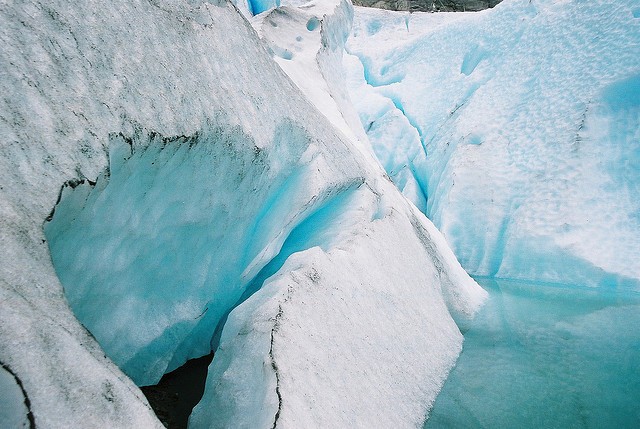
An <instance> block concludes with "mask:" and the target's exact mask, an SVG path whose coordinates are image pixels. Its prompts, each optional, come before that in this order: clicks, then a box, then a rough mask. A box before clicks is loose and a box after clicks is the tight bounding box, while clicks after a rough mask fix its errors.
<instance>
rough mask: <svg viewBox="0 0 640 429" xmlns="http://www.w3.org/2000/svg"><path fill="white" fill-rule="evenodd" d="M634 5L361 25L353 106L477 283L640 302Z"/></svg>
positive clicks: (553, 5)
mask: <svg viewBox="0 0 640 429" xmlns="http://www.w3.org/2000/svg"><path fill="white" fill-rule="evenodd" d="M637 11H638V3H637V1H622V2H621V1H593V2H579V1H557V0H536V1H528V0H511V1H504V2H502V3H500V4H499V5H497V6H496V7H495V8H494V9H492V10H487V11H482V12H478V13H460V14H417V13H416V14H411V15H409V14H406V13H404V14H402V13H394V12H388V11H373V10H367V9H364V8H362V9H357V13H356V14H355V17H356V18H355V22H354V29H353V35H352V37H351V38H350V39H349V41H348V42H347V51H348V52H349V54H350V55H348V56H346V57H345V61H344V64H345V67H346V69H347V70H349V75H350V78H349V80H350V82H351V84H349V85H348V87H349V90H350V91H351V98H352V99H353V100H357V101H356V103H355V107H356V109H357V110H358V113H359V115H360V119H361V122H362V124H363V126H364V128H365V129H366V130H367V134H368V137H369V140H370V141H371V144H372V146H373V149H374V151H375V152H376V154H377V156H378V158H379V159H380V161H381V163H382V164H383V166H384V167H385V169H386V170H387V172H388V174H389V175H390V176H391V177H392V178H393V179H394V181H395V182H396V183H397V184H398V186H399V188H400V189H401V190H402V192H403V193H404V194H405V195H406V196H407V197H409V198H410V199H411V200H412V201H413V202H414V203H415V204H416V205H417V206H418V207H420V208H421V209H422V210H423V211H424V212H425V213H426V214H427V215H428V217H429V218H430V219H431V220H432V221H433V222H434V223H435V224H436V226H437V227H438V228H439V229H440V230H441V231H442V233H443V234H444V235H445V237H446V238H447V242H448V243H449V244H450V245H451V247H452V248H453V250H454V252H455V254H456V256H457V257H458V258H459V260H460V262H461V263H462V265H463V266H464V268H465V269H466V270H467V271H468V272H470V273H471V274H473V275H476V276H488V277H497V278H511V279H520V280H531V281H541V282H547V283H563V284H574V285H582V284H587V285H591V286H602V287H607V288H623V289H631V290H636V291H637V290H640V258H638V255H640V234H638V231H639V230H640V216H639V213H640V206H639V205H638V198H637V196H638V195H639V191H640V174H639V172H640V169H639V168H638V165H639V164H638V162H639V160H640V158H639V157H638V155H639V154H640V146H639V142H640V138H639V136H640V134H638V133H639V132H640V113H639V112H640V102H639V100H640V94H639V93H638V88H639V86H638V82H639V80H638V79H639V77H640V63H639V61H638V58H640V43H639V40H640V20H638V12H637Z"/></svg>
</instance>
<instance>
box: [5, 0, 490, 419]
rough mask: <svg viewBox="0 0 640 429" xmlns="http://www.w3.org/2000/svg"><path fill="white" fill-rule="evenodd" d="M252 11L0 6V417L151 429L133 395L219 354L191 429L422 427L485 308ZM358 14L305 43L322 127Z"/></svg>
mask: <svg viewBox="0 0 640 429" xmlns="http://www.w3.org/2000/svg"><path fill="white" fill-rule="evenodd" d="M257 5H258V4H257V3H255V4H251V8H254V7H257ZM266 6H267V5H265V6H264V7H266ZM256 10H257V9H249V6H247V5H242V4H239V5H238V6H235V5H233V4H231V3H227V2H223V1H220V2H199V1H191V2H186V1H180V0H167V1H155V0H154V1H142V0H139V1H126V2H125V1H114V2H109V3H106V4H105V3H104V2H96V1H89V0H87V1H81V2H77V3H74V4H73V5H70V4H68V3H67V2H63V1H57V0H53V1H49V0H48V1H46V2H41V1H37V0H31V1H25V2H18V3H13V2H10V3H4V4H2V5H0V41H1V42H2V49H0V65H1V66H0V76H1V79H2V82H3V86H4V88H5V91H4V95H3V97H2V102H1V103H0V135H2V136H3V144H2V146H1V148H0V151H1V156H0V177H1V179H0V183H1V184H2V186H1V187H0V210H2V216H1V218H0V219H1V221H0V222H1V225H2V227H1V228H0V234H1V237H2V238H1V240H2V252H1V253H0V258H1V259H0V279H1V282H0V283H1V285H2V287H1V288H0V291H1V293H2V299H1V300H0V303H1V304H0V306H1V307H0V361H1V362H2V365H3V372H1V374H2V385H3V397H2V399H3V403H7V404H11V403H13V404H24V408H25V409H22V408H21V407H18V406H17V405H16V407H11V408H10V409H9V410H8V411H5V409H3V410H2V413H3V414H2V415H3V416H5V415H7V416H9V417H8V418H11V419H13V421H16V422H20V423H17V424H28V425H31V426H33V427H35V426H36V425H37V426H39V427H87V426H91V427H161V424H160V422H159V421H158V420H157V418H156V417H155V415H154V413H153V411H152V410H151V409H150V407H149V405H148V403H147V401H146V399H145V398H144V396H143V395H142V394H141V392H140V390H139V389H138V388H137V387H136V385H145V384H151V383H154V382H156V381H157V380H158V379H159V378H160V377H161V376H162V374H163V373H165V372H167V371H170V370H171V369H173V368H176V367H177V366H179V365H181V364H182V363H183V362H185V361H186V360H187V359H190V358H193V357H198V356H201V355H203V354H207V353H209V351H210V350H211V349H212V348H216V358H215V359H214V360H213V362H212V364H211V366H210V369H209V375H208V377H207V388H206V392H205V396H204V398H203V400H202V402H201V404H200V405H199V406H198V407H197V408H196V409H195V411H194V414H193V416H192V418H191V425H192V426H193V427H203V426H205V427H215V426H231V425H233V426H236V425H251V426H253V425H259V424H264V425H275V424H277V425H280V426H300V425H302V426H315V425H326V426H348V425H351V424H354V422H357V423H358V424H363V425H365V424H369V425H376V424H381V423H384V422H386V423H388V424H395V425H400V426H407V427H408V426H413V427H415V426H418V425H420V424H421V423H422V421H423V420H424V418H425V415H426V413H427V411H428V409H429V407H430V405H431V404H432V403H433V401H434V400H435V396H436V394H437V392H438V391H439V389H440V387H441V386H442V384H443V382H444V379H445V377H446V375H447V373H448V372H449V370H450V368H451V367H452V366H453V364H454V362H455V360H456V358H457V356H458V354H459V352H460V349H461V344H462V335H461V333H460V330H459V326H462V324H463V323H465V320H468V319H469V318H470V317H471V316H472V315H473V314H474V313H475V312H476V311H477V310H478V308H479V307H480V305H481V303H482V302H483V300H484V299H485V297H486V292H484V290H483V289H481V288H480V287H479V286H478V285H477V283H475V281H473V280H472V279H471V278H470V277H469V276H468V275H467V273H466V272H465V271H464V270H463V269H462V267H461V266H460V264H459V263H458V262H457V260H456V258H455V256H454V254H453V253H452V251H451V250H450V249H449V247H448V245H447V243H446V241H445V239H444V237H443V236H442V235H441V234H440V233H439V232H438V230H437V229H436V228H435V226H434V225H433V224H432V223H431V222H430V221H429V220H428V219H427V218H426V217H425V216H424V215H423V214H422V213H421V212H420V211H419V210H418V209H417V208H416V207H415V206H414V205H413V204H411V203H410V202H409V201H407V200H406V199H405V198H404V197H403V196H402V195H401V194H400V193H399V192H398V191H397V189H396V187H395V186H394V185H393V184H392V183H391V181H390V180H389V179H388V177H387V175H386V173H385V172H384V170H383V169H382V168H381V167H380V165H379V164H378V163H377V162H375V161H374V158H373V155H372V151H371V149H370V148H368V147H367V146H366V136H364V133H363V132H361V131H358V130H357V129H356V130H355V131H349V129H347V127H346V126H342V128H341V126H336V125H333V121H331V120H330V119H327V117H330V116H331V114H330V113H329V112H328V111H327V112H326V114H323V113H320V111H319V110H318V107H317V105H315V106H314V104H313V100H312V101H310V100H309V98H307V97H306V96H305V95H304V94H303V93H302V92H301V91H300V88H299V87H298V86H296V83H294V82H293V81H292V80H290V78H289V77H288V76H287V74H285V73H284V72H283V71H282V69H281V68H280V67H279V66H278V64H277V63H276V62H275V61H274V58H273V55H274V54H277V53H278V51H277V50H274V49H273V46H270V45H269V44H268V43H266V42H265V41H264V40H261V39H260V36H259V35H258V33H256V31H255V30H254V28H253V27H252V26H251V25H250V23H249V21H248V20H247V19H246V18H245V17H244V16H243V15H242V14H241V13H240V12H241V11H244V13H245V14H248V13H249V12H254V11H256ZM332 11H333V12H332ZM266 13H269V12H268V11H267V12H266ZM351 14H352V10H351V5H350V3H348V2H342V3H340V4H338V5H331V7H330V8H328V9H327V11H326V12H324V11H323V12H322V15H321V16H318V17H316V18H315V19H316V21H317V23H316V21H313V20H311V24H309V20H307V24H306V27H307V28H306V30H305V31H307V32H308V33H313V32H314V31H318V32H320V31H322V32H323V34H322V35H320V38H319V39H315V40H316V41H321V43H324V44H329V45H327V46H325V48H320V49H317V48H316V50H315V53H313V54H312V55H317V56H319V57H320V58H324V60H322V61H323V62H324V65H322V64H320V65H319V66H318V68H317V69H316V70H318V71H320V73H324V75H323V76H324V77H323V79H324V80H325V82H327V88H328V90H327V91H328V92H329V93H330V94H335V95H339V94H342V97H343V98H342V99H340V100H337V101H336V102H335V103H336V106H338V107H336V109H341V108H344V107H341V105H342V106H344V105H345V104H346V100H348V98H347V94H346V90H345V87H344V86H343V85H344V82H341V79H339V78H331V76H329V77H326V76H327V75H328V70H329V67H330V66H328V64H335V63H337V61H338V59H339V58H340V55H341V53H340V52H338V48H337V47H338V46H340V44H341V43H344V37H345V35H346V34H348V31H349V30H348V28H349V27H348V26H349V25H350V20H351V18H350V16H351ZM332 16H335V19H333V20H332V19H331V17H332ZM321 23H322V24H323V25H320V24H321ZM328 33H331V34H334V35H335V36H336V37H335V38H331V37H330V36H331V34H328ZM304 34H305V35H306V34H307V33H304ZM313 37H317V36H316V35H314V36H313ZM334 42H335V43H336V44H335V45H331V43H334ZM332 46H333V48H332ZM322 96H323V94H320V97H322ZM334 113H335V111H334ZM341 115H342V113H341ZM344 117H345V118H346V119H344V122H345V123H346V124H347V126H349V127H350V125H349V124H353V123H355V121H354V119H353V118H356V119H357V116H354V115H351V119H349V115H348V114H346V113H345V116H344ZM363 136H364V137H363ZM54 267H55V268H54ZM72 309H73V312H72ZM76 317H77V318H76ZM225 320H226V323H224V322H225ZM87 329H88V330H87ZM103 350H104V352H103ZM114 362H115V364H114ZM125 374H126V375H125ZM132 380H133V381H132ZM134 382H135V384H134ZM4 387H6V389H4ZM24 412H26V413H27V414H26V416H23V414H24Z"/></svg>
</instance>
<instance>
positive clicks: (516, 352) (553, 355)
mask: <svg viewBox="0 0 640 429" xmlns="http://www.w3.org/2000/svg"><path fill="white" fill-rule="evenodd" d="M477 280H478V282H479V283H480V284H481V285H482V286H483V287H484V288H485V289H486V290H487V291H488V292H489V294H490V298H489V300H488V301H487V304H486V305H485V307H484V308H483V309H482V310H481V312H480V313H479V315H478V316H477V317H476V319H475V320H474V321H473V323H472V324H471V325H470V326H469V327H468V330H467V331H466V333H465V342H464V346H463V351H462V354H461V355H460V357H459V359H458V362H457V364H456V366H455V368H454V369H453V370H452V372H451V374H450V376H449V378H448V380H447V382H446V383H445V385H444V387H443V389H442V391H441V392H440V395H439V396H438V398H437V399H436V402H435V404H434V407H433V409H432V411H431V413H430V416H429V418H428V420H427V421H426V423H425V426H424V427H425V429H436V428H456V429H461V428H519V429H523V428H563V429H564V428H616V429H617V428H639V427H640V404H639V403H638V400H640V293H637V292H629V291H624V292H621V291H615V290H607V291H603V290H602V289H593V288H580V287H569V286H558V285H549V284H531V283H522V282H513V281H504V280H494V279H477Z"/></svg>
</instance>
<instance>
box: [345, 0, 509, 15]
mask: <svg viewBox="0 0 640 429" xmlns="http://www.w3.org/2000/svg"><path fill="white" fill-rule="evenodd" d="M501 1H502V0H353V4H354V5H356V6H366V7H375V8H378V9H387V10H405V11H406V10H408V11H411V12H463V11H468V12H475V11H479V10H484V9H488V8H492V7H494V6H495V5H497V4H498V3H500V2H501Z"/></svg>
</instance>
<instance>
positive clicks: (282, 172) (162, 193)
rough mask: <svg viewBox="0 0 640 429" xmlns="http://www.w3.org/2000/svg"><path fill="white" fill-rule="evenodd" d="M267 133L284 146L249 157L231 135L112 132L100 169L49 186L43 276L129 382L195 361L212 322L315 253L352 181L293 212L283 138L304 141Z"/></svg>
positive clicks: (300, 173)
mask: <svg viewBox="0 0 640 429" xmlns="http://www.w3.org/2000/svg"><path fill="white" fill-rule="evenodd" d="M277 134H278V135H276V140H278V139H287V141H288V144H289V149H282V148H281V147H280V148H278V146H277V145H276V146H275V148H274V149H272V150H271V149H270V150H263V149H260V148H257V147H255V146H253V143H252V139H250V138H249V137H247V136H246V135H244V134H243V133H242V132H241V131H240V130H239V129H237V128H233V129H225V128H223V127H211V128H209V129H206V130H203V131H201V132H200V133H198V134H196V135H193V136H183V137H168V138H167V137H163V136H160V135H158V134H155V133H148V132H146V131H144V130H138V133H137V134H136V135H134V136H133V137H131V138H129V137H124V136H122V135H114V136H112V137H111V142H110V145H111V149H110V169H109V171H107V172H105V173H104V174H103V175H102V176H101V177H100V178H98V180H97V182H96V183H95V184H94V183H90V182H89V181H84V180H83V181H77V182H73V183H70V184H68V185H67V186H65V187H64V188H63V190H62V192H61V198H60V202H59V204H58V205H57V207H56V209H55V212H54V213H53V215H52V216H51V220H50V222H48V223H47V224H46V225H45V231H46V234H47V239H48V242H49V246H50V249H51V255H52V259H53V262H54V265H55V267H56V271H57V273H58V275H59V277H60V279H61V281H62V283H63V285H64V287H65V294H66V296H67V299H68V300H69V303H70V305H71V307H72V309H73V310H74V312H75V314H76V316H77V317H78V319H79V320H80V321H81V322H82V323H83V324H84V325H85V326H86V327H87V328H88V329H89V331H90V332H92V334H93V335H94V336H95V337H96V338H97V340H98V341H99V342H100V344H101V345H102V347H103V348H104V349H105V351H106V352H107V354H108V355H109V357H111V359H113V360H114V362H116V363H117V364H118V365H119V366H120V367H121V368H122V369H123V370H124V371H125V373H127V374H128V375H129V376H130V377H132V378H133V380H134V381H135V382H136V383H137V384H138V385H148V384H154V383H155V382H157V381H158V380H159V379H160V377H161V376H162V375H163V374H164V373H165V372H168V371H171V370H173V369H175V368H177V367H179V366H180V365H182V364H183V363H184V362H185V361H186V360H187V359H190V358H195V357H199V356H203V355H206V354H208V353H209V352H210V351H211V350H212V347H215V345H216V344H215V342H216V341H217V338H213V336H214V331H215V330H216V326H218V325H220V329H221V327H222V324H223V322H224V319H225V318H226V315H227V314H228V313H229V312H230V311H231V310H232V309H233V308H234V307H235V306H237V305H239V304H240V303H241V302H242V301H244V300H245V299H247V298H248V297H249V296H250V295H251V294H252V293H253V292H255V291H256V290H258V289H259V288H260V286H261V284H262V282H264V280H265V279H266V278H268V277H269V276H271V275H272V274H274V273H275V272H276V271H277V270H278V269H279V267H280V266H281V265H282V264H283V262H284V260H286V258H287V257H288V256H289V255H290V254H292V253H294V252H297V251H301V250H304V249H305V248H308V247H311V246H313V245H322V244H323V240H324V239H325V237H323V231H324V228H323V227H324V226H325V225H326V224H330V223H331V221H332V220H333V219H335V218H336V216H337V214H338V213H339V212H340V210H341V207H342V205H344V204H346V203H347V202H348V197H349V195H350V189H356V187H357V186H359V185H360V184H361V183H362V179H358V180H356V181H353V182H349V183H336V184H334V186H332V187H328V188H326V189H322V190H321V192H318V193H316V194H315V195H313V197H312V198H310V199H308V201H306V202H305V204H302V205H300V206H297V205H296V204H295V203H296V202H299V200H300V198H301V197H302V199H303V200H304V198H305V196H304V194H305V193H308V192H309V191H310V190H309V189H308V188H309V187H308V186H307V185H308V183H307V182H308V180H309V177H308V174H307V173H306V172H305V170H304V169H303V168H302V167H300V166H297V167H296V161H297V160H298V159H299V157H300V156H301V155H302V154H301V153H295V151H296V149H295V148H296V145H295V144H292V143H293V142H295V141H298V143H300V144H299V145H298V146H297V147H302V146H303V144H304V143H306V141H307V140H306V136H305V135H304V132H303V131H302V130H300V129H297V128H295V127H293V126H290V125H283V127H281V129H280V131H278V132H277ZM282 151H285V152H286V153H282ZM289 151H291V152H289ZM278 157H282V159H281V160H280V159H278ZM289 157H290V158H289ZM267 159H268V161H267ZM303 188H304V189H303ZM311 190H313V188H311ZM248 225H249V227H247V226H248ZM221 321H222V323H221Z"/></svg>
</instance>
